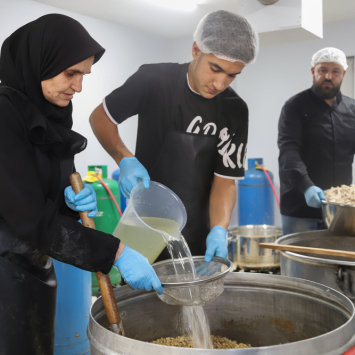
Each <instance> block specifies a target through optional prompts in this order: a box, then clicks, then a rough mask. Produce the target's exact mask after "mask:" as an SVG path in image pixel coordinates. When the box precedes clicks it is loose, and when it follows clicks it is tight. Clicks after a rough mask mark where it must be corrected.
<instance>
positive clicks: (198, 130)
mask: <svg viewBox="0 0 355 355" xmlns="http://www.w3.org/2000/svg"><path fill="white" fill-rule="evenodd" d="M198 123H202V117H201V116H196V117H195V118H194V119H193V120H192V121H191V123H190V124H189V126H188V127H187V130H186V132H188V133H194V134H198V133H199V132H200V127H199V126H198V125H197V124H198ZM195 125H197V127H196V128H195V130H194V131H193V132H192V129H193V128H194V127H195ZM211 127H212V128H213V131H212V133H211V136H214V135H215V134H216V132H217V126H216V124H215V123H213V122H211V123H207V124H206V125H205V126H204V127H203V131H204V132H203V134H206V135H207V134H208V132H209V131H210V128H211Z"/></svg>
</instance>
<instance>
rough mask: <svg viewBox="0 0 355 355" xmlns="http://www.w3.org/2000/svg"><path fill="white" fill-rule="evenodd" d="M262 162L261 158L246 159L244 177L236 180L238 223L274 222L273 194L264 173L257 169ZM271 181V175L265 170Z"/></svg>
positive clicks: (270, 223) (269, 223) (241, 224)
mask: <svg viewBox="0 0 355 355" xmlns="http://www.w3.org/2000/svg"><path fill="white" fill-rule="evenodd" d="M257 164H263V159H262V158H252V159H248V170H246V172H245V179H244V180H240V181H239V182H238V218H239V225H240V226H243V225H248V224H256V225H258V224H268V225H273V224H274V195H273V192H272V188H271V185H270V183H269V180H268V179H267V177H266V175H265V173H264V172H263V171H262V170H261V169H257V168H256V165H257ZM267 172H268V174H269V176H270V178H271V181H273V175H272V173H271V172H270V171H269V170H268V171H267Z"/></svg>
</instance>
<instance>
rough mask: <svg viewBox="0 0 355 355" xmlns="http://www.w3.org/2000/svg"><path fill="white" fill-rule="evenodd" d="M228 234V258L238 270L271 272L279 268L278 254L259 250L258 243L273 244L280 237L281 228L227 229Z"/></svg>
mask: <svg viewBox="0 0 355 355" xmlns="http://www.w3.org/2000/svg"><path fill="white" fill-rule="evenodd" d="M228 233H229V238H228V241H229V244H230V245H229V251H230V252H229V255H228V258H229V260H231V259H230V258H233V260H231V261H232V262H233V263H234V264H236V265H237V266H239V267H240V268H242V269H264V270H271V269H273V268H275V267H278V266H280V253H279V252H278V251H277V250H271V249H262V248H259V243H275V241H276V239H277V238H279V237H281V235H282V229H281V227H275V226H269V225H266V224H262V225H247V226H239V227H236V228H232V229H229V230H228Z"/></svg>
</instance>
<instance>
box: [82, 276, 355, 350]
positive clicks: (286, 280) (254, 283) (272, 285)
mask: <svg viewBox="0 0 355 355" xmlns="http://www.w3.org/2000/svg"><path fill="white" fill-rule="evenodd" d="M236 285H240V287H243V288H244V287H248V286H249V287H255V288H260V287H265V288H266V289H273V290H279V289H280V288H282V289H284V288H285V289H284V291H285V292H297V291H300V290H301V288H302V289H303V292H304V295H305V297H306V296H307V295H309V293H312V294H314V295H316V294H318V295H323V297H324V299H326V298H328V299H329V302H334V301H335V300H332V299H331V298H336V299H338V302H339V306H342V308H343V309H344V310H347V311H348V312H349V319H348V320H347V321H346V322H345V323H344V324H342V325H341V326H340V327H338V328H336V329H333V330H332V331H330V332H327V333H325V334H322V335H319V336H317V337H313V338H309V339H304V340H299V341H296V342H290V343H286V344H277V345H271V346H263V347H255V348H250V349H238V350H237V351H238V354H241V355H242V354H256V352H257V353H260V354H261V353H264V351H267V354H270V353H271V351H272V354H275V355H284V354H285V353H287V352H289V353H292V354H295V352H292V349H293V347H294V346H295V344H297V345H298V348H299V347H300V346H301V349H303V350H304V349H305V348H309V347H310V348H314V346H315V345H316V344H319V345H321V344H324V339H325V338H326V337H329V336H332V337H333V338H334V340H336V339H337V337H338V335H337V334H335V333H339V332H341V331H343V332H345V333H346V334H348V335H349V337H348V338H347V339H346V343H345V344H344V343H342V344H341V345H339V344H338V345H339V347H338V348H335V349H334V348H333V351H332V354H342V353H343V352H345V351H346V350H348V349H349V348H350V347H351V346H353V345H354V344H355V335H354V334H353V333H354V332H353V327H354V325H355V306H354V304H353V303H352V302H351V301H350V300H349V299H348V298H347V297H346V296H344V295H343V294H342V293H341V292H339V291H337V290H334V289H332V288H330V287H327V286H325V285H322V284H319V283H317V282H314V281H309V280H304V279H299V278H293V277H287V276H281V275H267V274H243V273H239V274H237V273H231V274H229V275H227V277H226V278H225V287H228V286H230V287H233V286H236ZM125 289H129V286H128V285H126V286H122V287H119V288H117V289H115V290H114V293H115V297H116V301H117V298H119V296H118V295H117V294H118V293H120V292H123V291H124V290H125ZM324 292H326V295H327V296H324ZM149 293H151V294H153V293H154V291H151V292H145V291H133V290H131V289H130V290H128V295H124V297H122V298H121V299H120V300H119V302H120V301H124V300H126V299H127V298H129V297H127V296H129V295H131V296H133V295H135V296H136V297H138V298H140V296H144V295H146V294H149ZM97 303H100V304H99V305H98V304H97ZM96 307H100V308H104V306H103V302H102V297H99V298H98V299H97V300H96V301H95V303H94V304H93V305H92V306H91V309H90V321H89V326H88V328H87V335H88V338H89V340H90V343H94V345H95V346H99V348H98V349H99V350H101V351H102V352H103V353H105V354H109V355H118V354H119V353H116V352H114V351H113V350H112V349H111V348H110V347H109V345H113V344H116V343H117V341H116V342H115V340H118V341H119V343H120V345H121V349H119V350H117V351H120V353H122V354H136V353H134V352H132V351H133V350H134V348H135V347H139V345H140V344H142V342H143V343H145V346H146V347H147V348H146V353H147V354H166V351H167V349H171V350H170V351H171V353H172V354H177V353H179V354H180V353H181V352H182V351H184V353H185V354H186V355H188V354H192V353H193V354H201V355H202V354H220V355H222V354H227V353H228V354H229V353H235V352H236V349H229V350H222V349H208V350H207V349H189V348H176V347H167V346H165V345H159V344H152V343H148V342H144V341H142V340H137V339H132V338H126V337H123V336H121V335H118V334H114V333H111V332H110V331H109V330H107V329H106V328H104V327H103V326H102V325H101V324H99V323H98V322H97V321H96V318H95V317H94V316H93V308H96ZM95 313H96V314H95V315H97V314H98V313H100V312H99V310H98V311H97V312H95ZM95 328H97V331H98V332H105V335H107V336H108V337H109V339H107V342H106V343H105V344H103V343H99V342H97V336H93V333H92V330H95ZM110 333H111V334H110ZM350 334H352V336H350ZM117 337H119V338H117ZM315 343H316V344H315ZM338 345H336V346H338ZM191 350H192V351H193V352H191ZM293 350H294V349H293ZM338 350H339V351H341V352H336V353H335V351H338ZM269 351H270V352H269ZM297 351H298V350H297ZM297 353H298V352H297Z"/></svg>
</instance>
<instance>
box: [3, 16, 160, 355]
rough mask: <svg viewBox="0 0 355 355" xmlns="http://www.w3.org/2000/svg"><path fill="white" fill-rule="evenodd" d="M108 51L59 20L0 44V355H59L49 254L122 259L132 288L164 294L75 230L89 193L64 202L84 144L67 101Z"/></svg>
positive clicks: (96, 263)
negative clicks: (73, 129) (76, 158)
mask: <svg viewBox="0 0 355 355" xmlns="http://www.w3.org/2000/svg"><path fill="white" fill-rule="evenodd" d="M104 51H105V50H104V49H103V48H102V47H101V46H100V45H99V44H98V43H97V42H96V41H95V40H94V39H93V38H92V37H91V36H90V35H89V33H88V32H87V31H86V30H85V28H84V27H83V26H82V25H81V24H80V23H79V22H77V21H75V20H73V19H72V18H70V17H67V16H64V15H58V14H51V15H46V16H43V17H40V18H39V19H37V20H36V21H33V22H30V23H28V24H27V25H25V26H23V27H21V28H19V29H18V30H17V31H15V32H14V33H13V34H12V35H11V36H10V37H8V38H7V39H6V40H5V42H4V43H3V45H2V48H1V55H0V79H1V84H0V166H1V173H0V176H1V177H0V285H1V286H0V310H1V314H0V354H4V355H10V354H11V355H14V354H21V355H25V354H31V355H44V354H45V355H50V354H52V353H53V345H54V344H53V343H54V317H55V300H56V277H55V273H54V269H53V264H52V260H51V257H53V258H55V259H57V260H59V261H62V262H65V263H68V264H71V265H74V266H76V267H78V268H81V269H84V270H88V271H92V272H96V271H101V272H103V273H108V272H109V271H110V270H111V267H112V266H113V264H114V263H115V262H117V265H118V268H119V269H120V271H121V273H122V276H123V277H124V278H125V269H129V276H130V279H129V280H126V281H128V283H129V284H130V285H131V286H133V287H136V285H137V284H138V287H139V288H142V287H143V288H145V289H147V290H150V289H151V288H152V284H154V288H156V289H158V288H159V287H161V285H160V282H159V280H158V279H157V277H156V275H155V274H154V271H153V273H152V270H153V269H152V268H151V267H150V265H149V263H148V266H147V267H145V268H143V272H142V268H141V267H140V268H139V270H137V269H135V267H136V266H135V265H132V258H133V259H134V258H138V259H137V260H139V262H140V263H143V262H144V260H143V256H141V255H140V254H138V253H136V252H134V253H135V254H134V255H133V253H132V254H129V252H128V249H129V248H128V247H125V246H124V245H123V244H122V243H121V244H120V241H119V240H118V239H117V238H115V237H113V236H111V235H109V234H106V233H102V232H99V231H96V230H92V229H89V228H85V227H83V226H82V225H81V224H80V223H78V219H79V215H78V212H76V211H78V210H92V209H94V207H93V206H95V203H96V200H95V197H92V196H94V194H93V193H92V191H91V190H90V189H88V190H87V191H86V194H87V195H86V199H84V200H86V201H89V200H90V202H91V204H90V205H87V202H85V203H82V205H80V201H74V200H73V199H72V197H73V195H71V197H70V198H67V199H66V200H65V198H64V190H65V188H67V187H68V185H70V184H69V175H70V174H71V173H72V172H73V171H74V155H75V154H77V153H79V152H81V151H82V150H84V149H85V148H86V143H87V142H86V139H85V138H84V137H83V136H81V135H80V134H78V133H76V132H74V131H72V130H71V127H72V124H73V121H72V102H71V99H72V98H73V95H74V94H75V93H76V92H80V91H81V86H82V79H83V75H85V74H87V73H90V70H91V65H92V64H94V63H96V62H97V61H98V60H99V59H100V58H101V56H102V55H103V53H104ZM88 194H90V195H88ZM94 202H95V203H94ZM92 213H94V212H92ZM121 255H122V258H120V257H121ZM131 255H133V256H131ZM137 255H138V256H137ZM135 260H136V259H135ZM136 264H137V265H138V264H139V263H136ZM140 266H141V265H140ZM132 275H133V276H132ZM135 275H138V276H135ZM148 279H149V280H148ZM147 280H148V281H147ZM150 280H151V281H150ZM141 281H142V282H141ZM149 282H150V283H149ZM142 285H143V286H142Z"/></svg>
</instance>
